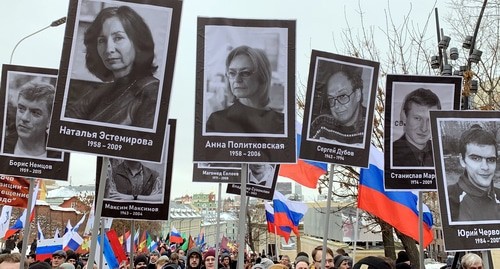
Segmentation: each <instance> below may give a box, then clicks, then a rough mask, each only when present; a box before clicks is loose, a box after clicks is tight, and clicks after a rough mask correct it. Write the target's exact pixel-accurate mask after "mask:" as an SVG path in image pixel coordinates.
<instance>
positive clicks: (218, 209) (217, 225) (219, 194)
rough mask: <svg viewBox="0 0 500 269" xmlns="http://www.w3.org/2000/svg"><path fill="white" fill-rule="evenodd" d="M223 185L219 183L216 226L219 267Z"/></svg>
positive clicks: (216, 258)
mask: <svg viewBox="0 0 500 269" xmlns="http://www.w3.org/2000/svg"><path fill="white" fill-rule="evenodd" d="M221 189H222V183H220V182H219V189H218V190H217V198H218V199H219V200H218V201H217V219H216V220H215V221H216V225H215V227H216V228H215V262H216V263H217V267H218V266H219V245H220V204H221V200H222V198H221V195H222V190H221Z"/></svg>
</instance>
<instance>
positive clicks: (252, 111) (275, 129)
mask: <svg viewBox="0 0 500 269" xmlns="http://www.w3.org/2000/svg"><path fill="white" fill-rule="evenodd" d="M284 119H285V116H284V114H283V113H280V112H276V111H274V110H270V109H269V110H263V109H256V108H252V107H248V106H245V105H243V104H241V103H240V102H239V101H238V100H235V101H234V104H233V105H231V106H230V107H228V108H226V109H224V110H220V111H216V112H214V113H212V114H211V115H210V117H209V118H208V121H207V132H223V133H265V134H266V133H267V134H284V133H285V124H284Z"/></svg>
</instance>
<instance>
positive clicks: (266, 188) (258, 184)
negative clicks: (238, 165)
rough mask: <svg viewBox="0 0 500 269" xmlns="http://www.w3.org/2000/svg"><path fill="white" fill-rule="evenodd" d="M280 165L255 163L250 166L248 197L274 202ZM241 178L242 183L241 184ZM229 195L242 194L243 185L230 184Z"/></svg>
mask: <svg viewBox="0 0 500 269" xmlns="http://www.w3.org/2000/svg"><path fill="white" fill-rule="evenodd" d="M278 171H279V165H278V164H271V163H253V164H249V165H248V174H247V175H246V189H247V196H249V197H255V198H260V199H264V200H272V199H273V195H274V189H275V188H276V182H277V180H278ZM241 180H242V179H241V178H240V182H241ZM226 192H227V193H232V194H238V195H240V194H241V184H228V185H227V190H226Z"/></svg>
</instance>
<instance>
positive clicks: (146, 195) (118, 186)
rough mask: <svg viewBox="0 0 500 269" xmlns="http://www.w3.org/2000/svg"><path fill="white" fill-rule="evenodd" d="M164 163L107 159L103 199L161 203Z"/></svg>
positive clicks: (163, 185)
mask: <svg viewBox="0 0 500 269" xmlns="http://www.w3.org/2000/svg"><path fill="white" fill-rule="evenodd" d="M164 168H165V165H164V164H154V163H148V162H138V161H133V160H121V159H109V166H108V179H107V180H106V188H105V192H104V200H110V201H119V202H125V201H130V202H147V203H151V204H155V203H158V204H162V203H163V199H164V198H165V195H164V193H163V192H164V189H165V188H164V187H165V176H164V175H163V171H164Z"/></svg>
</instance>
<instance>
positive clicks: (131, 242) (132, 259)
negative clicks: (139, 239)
mask: <svg viewBox="0 0 500 269" xmlns="http://www.w3.org/2000/svg"><path fill="white" fill-rule="evenodd" d="M131 226H132V227H131V228H130V250H129V251H130V253H129V255H128V256H129V258H130V265H129V266H130V269H134V263H133V261H134V249H135V241H134V237H135V220H134V219H132V222H131Z"/></svg>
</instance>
